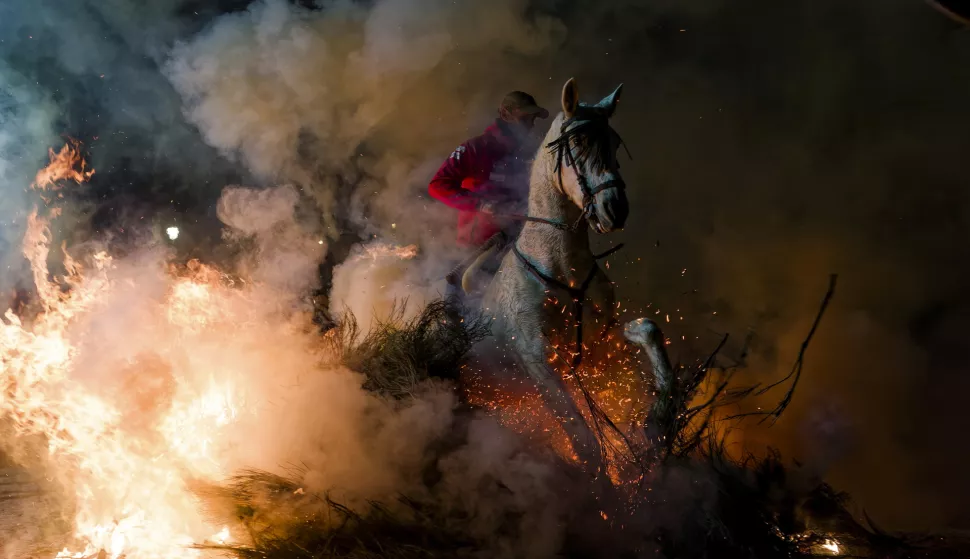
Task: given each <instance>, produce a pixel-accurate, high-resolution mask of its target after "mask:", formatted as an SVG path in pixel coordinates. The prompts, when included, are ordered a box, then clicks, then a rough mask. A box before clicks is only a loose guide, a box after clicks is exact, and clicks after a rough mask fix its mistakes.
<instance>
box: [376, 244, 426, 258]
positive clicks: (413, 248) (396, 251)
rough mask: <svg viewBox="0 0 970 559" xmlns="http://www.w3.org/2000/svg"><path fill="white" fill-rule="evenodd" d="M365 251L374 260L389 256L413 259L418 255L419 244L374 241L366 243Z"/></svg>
mask: <svg viewBox="0 0 970 559" xmlns="http://www.w3.org/2000/svg"><path fill="white" fill-rule="evenodd" d="M364 251H365V253H366V254H367V256H368V257H370V258H371V259H372V260H378V259H380V258H385V257H388V256H393V257H395V258H400V259H401V260H411V259H412V258H414V257H415V256H417V255H418V245H407V246H396V245H391V244H387V243H374V244H370V245H366V246H365V247H364Z"/></svg>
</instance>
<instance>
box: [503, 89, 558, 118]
mask: <svg viewBox="0 0 970 559" xmlns="http://www.w3.org/2000/svg"><path fill="white" fill-rule="evenodd" d="M499 109H505V110H506V111H508V112H509V113H511V114H513V115H537V116H538V117H539V118H549V111H547V110H545V109H543V108H542V107H540V106H539V105H538V104H537V103H536V100H535V97H533V96H531V95H529V94H528V93H526V92H524V91H513V92H511V93H509V94H508V95H506V96H505V98H504V99H502V104H501V105H499Z"/></svg>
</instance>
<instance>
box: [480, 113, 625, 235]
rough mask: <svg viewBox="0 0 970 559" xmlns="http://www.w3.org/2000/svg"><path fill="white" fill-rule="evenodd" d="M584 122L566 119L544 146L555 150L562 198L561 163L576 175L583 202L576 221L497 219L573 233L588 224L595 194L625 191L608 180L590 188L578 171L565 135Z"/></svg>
mask: <svg viewBox="0 0 970 559" xmlns="http://www.w3.org/2000/svg"><path fill="white" fill-rule="evenodd" d="M596 118H602V119H605V118H606V117H601V116H599V117H596ZM584 120H585V121H588V119H579V118H577V117H571V118H567V119H566V120H564V121H563V123H562V126H561V127H560V129H559V137H558V138H556V139H555V140H553V141H552V142H549V143H548V144H546V147H547V148H555V150H556V166H555V171H556V174H557V176H558V178H559V191H560V192H561V193H562V194H563V195H564V196H567V197H568V194H566V185H565V183H564V182H563V178H562V167H563V162H565V163H566V166H567V167H570V168H572V170H573V173H574V174H575V175H576V183H577V184H579V190H580V192H581V193H582V195H583V200H582V210H583V211H582V212H581V213H580V214H579V217H578V218H577V219H576V221H574V222H573V223H571V224H568V223H561V222H559V221H553V220H551V219H548V218H544V217H536V216H531V215H514V214H513V215H509V214H500V215H499V216H498V217H505V218H509V219H514V220H518V221H531V222H533V223H542V224H545V225H549V226H552V227H555V228H556V229H559V230H561V231H568V232H574V231H577V230H579V228H580V226H581V225H582V224H583V222H586V223H587V224H589V218H590V217H591V216H592V215H593V213H594V212H595V211H596V208H595V203H596V195H597V194H599V193H600V192H603V191H604V190H609V189H611V188H615V189H618V190H624V189H626V184H625V183H624V182H623V181H622V180H621V179H610V180H608V181H606V182H603V183H600V184H598V185H596V186H595V187H591V186H590V185H589V181H588V180H586V176H585V175H584V174H582V173H581V172H580V171H579V165H577V162H576V158H575V156H573V150H572V146H571V145H570V142H569V137H568V136H567V134H568V132H569V127H570V125H572V124H573V123H575V122H583V121H584ZM614 133H615V132H614ZM620 145H622V146H624V148H626V144H624V143H623V140H622V139H621V140H620ZM627 154H628V155H629V150H627Z"/></svg>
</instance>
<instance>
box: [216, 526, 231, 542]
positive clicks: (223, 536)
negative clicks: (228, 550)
mask: <svg viewBox="0 0 970 559" xmlns="http://www.w3.org/2000/svg"><path fill="white" fill-rule="evenodd" d="M212 541H214V542H216V543H217V544H219V545H225V544H226V543H227V542H228V541H229V527H228V526H223V528H222V530H219V533H218V534H215V535H214V536H212Z"/></svg>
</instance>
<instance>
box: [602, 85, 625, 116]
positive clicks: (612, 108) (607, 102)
mask: <svg viewBox="0 0 970 559" xmlns="http://www.w3.org/2000/svg"><path fill="white" fill-rule="evenodd" d="M622 92H623V84H622V83H621V84H620V85H619V86H617V88H616V89H614V90H613V93H610V94H609V95H607V96H606V97H604V98H603V100H602V101H600V102H599V103H597V104H596V106H597V107H598V108H601V109H605V110H606V116H613V113H614V112H616V104H617V103H618V102H619V101H620V93H622Z"/></svg>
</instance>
